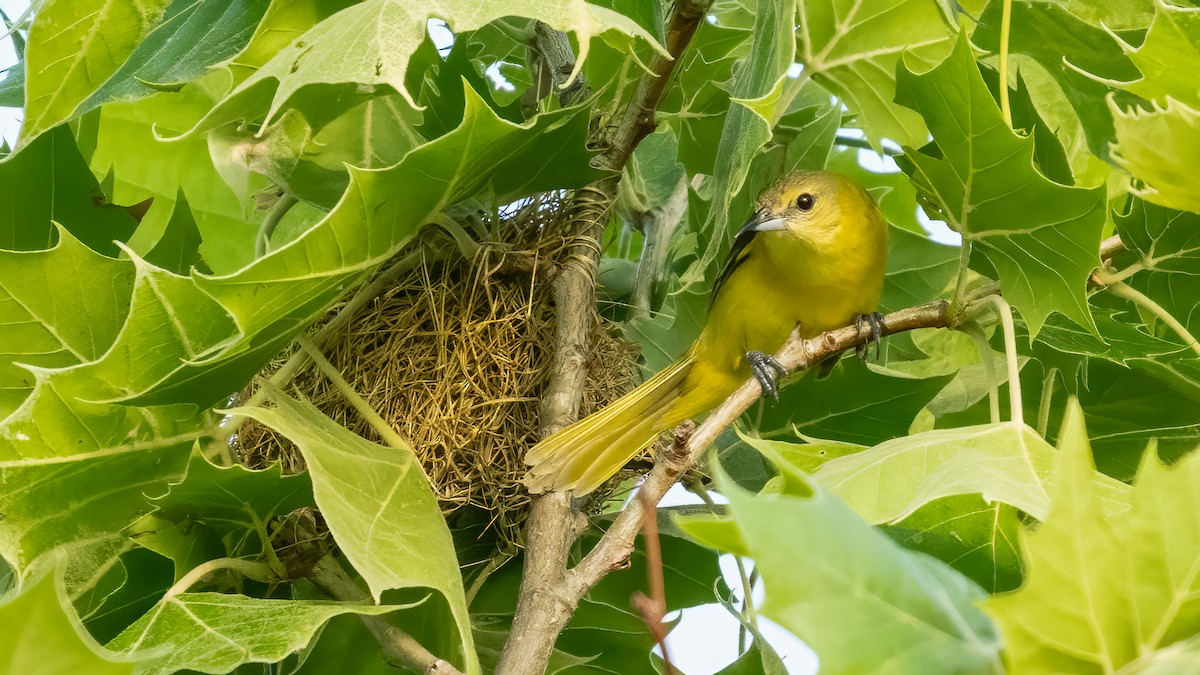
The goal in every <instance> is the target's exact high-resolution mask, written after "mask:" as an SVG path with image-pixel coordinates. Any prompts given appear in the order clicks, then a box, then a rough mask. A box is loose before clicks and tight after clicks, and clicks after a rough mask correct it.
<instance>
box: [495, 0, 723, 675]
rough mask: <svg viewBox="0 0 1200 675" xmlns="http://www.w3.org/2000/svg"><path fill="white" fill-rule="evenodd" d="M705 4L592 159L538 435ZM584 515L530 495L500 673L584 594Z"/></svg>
mask: <svg viewBox="0 0 1200 675" xmlns="http://www.w3.org/2000/svg"><path fill="white" fill-rule="evenodd" d="M706 10H707V3H703V4H702V3H697V2H694V1H693V0H677V2H676V3H675V6H674V9H673V11H672V15H671V20H670V24H669V27H668V30H667V39H666V46H667V50H668V52H669V53H670V55H671V57H670V58H667V57H664V56H662V55H657V56H655V58H654V61H653V62H652V63H651V66H650V71H651V72H650V73H648V74H646V75H643V77H642V78H641V80H640V81H639V82H638V86H637V89H636V91H635V92H634V96H633V99H632V100H631V102H630V104H629V105H628V106H627V108H626V109H625V113H624V116H623V117H622V118H621V119H620V121H619V122H618V123H617V128H616V131H615V132H614V133H613V134H612V135H611V136H610V137H609V139H608V142H607V143H606V144H605V146H604V148H603V150H602V151H601V153H600V154H599V155H598V156H597V157H596V159H595V160H593V163H594V165H595V166H596V167H597V168H599V169H602V170H605V171H610V172H612V174H613V175H611V176H609V177H607V178H603V179H601V180H599V181H597V182H595V183H593V184H592V185H589V186H588V187H586V188H583V189H581V190H580V191H579V192H578V193H577V194H576V197H575V200H574V203H573V204H572V213H571V214H570V215H571V221H572V222H573V223H574V224H575V227H576V230H575V231H576V233H577V234H576V237H575V242H574V244H573V245H572V246H571V247H570V248H569V249H568V250H567V252H566V257H565V260H566V262H565V263H564V264H563V265H562V268H561V269H560V271H559V273H558V275H557V276H556V277H555V278H554V281H553V282H552V291H553V296H554V304H555V307H556V317H557V326H556V328H555V335H554V359H553V362H552V364H551V371H550V380H549V383H548V385H547V387H546V391H545V393H544V395H543V397H542V405H541V409H540V411H539V413H540V415H541V427H542V428H541V431H542V437H543V438H544V437H546V436H549V435H550V434H552V433H554V432H555V431H558V430H559V429H562V428H563V427H565V426H567V425H568V424H570V423H571V422H573V421H574V420H575V419H576V418H577V417H578V416H579V403H580V400H581V398H582V392H583V384H584V379H585V376H586V368H585V366H586V363H587V356H588V352H589V347H590V343H591V335H592V330H593V328H594V325H595V324H594V322H595V321H596V269H597V265H598V264H599V261H600V237H601V235H602V234H603V232H604V224H605V222H606V220H607V217H608V211H609V208H610V207H611V205H612V203H613V201H614V200H615V199H616V196H617V186H618V182H619V180H620V172H621V170H622V169H623V168H624V166H625V163H626V162H627V161H628V160H629V157H630V156H632V155H633V150H634V148H635V147H637V144H638V142H640V141H641V140H642V139H643V138H645V137H646V136H647V135H649V134H650V133H651V132H652V131H654V127H655V124H656V123H655V120H654V113H655V111H656V110H657V109H658V105H659V102H660V101H661V100H662V95H663V92H664V91H665V90H666V86H667V82H668V81H669V80H670V77H671V73H672V70H673V69H674V67H675V64H676V63H677V62H678V59H679V56H680V55H681V54H682V53H683V50H684V49H685V48H686V47H687V45H688V42H689V41H690V40H691V38H692V35H694V34H695V32H696V28H697V27H699V25H700V22H701V21H702V20H703V18H704V14H705V11H706ZM556 53H558V52H557V50H556ZM548 65H549V66H550V68H551V72H562V71H564V70H566V72H570V71H571V70H573V67H572V68H571V69H570V70H568V69H567V68H566V64H548ZM655 501H656V503H657V500H655ZM586 525H587V520H586V518H584V517H583V515H582V514H580V513H578V512H577V511H576V510H575V509H574V506H573V505H572V503H571V498H570V497H568V496H567V495H565V494H561V493H553V492H552V493H548V494H545V495H541V496H539V497H536V498H535V499H534V500H533V502H532V504H531V505H530V513H529V518H528V520H527V521H526V527H525V569H524V573H523V574H522V577H521V589H520V594H519V596H518V599H517V607H516V613H515V614H514V616H513V625H512V631H511V632H510V633H509V637H508V641H507V642H506V643H505V645H504V651H503V653H502V654H501V655H500V661H499V663H498V665H497V667H496V672H497V673H499V674H500V675H525V674H529V675H541V674H542V673H544V672H545V671H546V666H547V664H548V663H549V660H550V655H551V653H552V652H553V650H554V643H555V641H556V639H557V638H558V635H559V633H561V632H562V630H563V628H565V627H566V625H567V622H569V621H570V620H571V616H572V615H573V614H574V613H575V608H576V607H577V606H578V604H579V599H580V597H582V595H575V594H572V593H568V592H567V586H566V581H567V579H566V574H567V565H568V561H569V555H570V549H571V545H572V544H573V543H574V541H575V539H576V538H577V537H578V535H579V534H580V533H581V532H582V531H583V528H585V527H586Z"/></svg>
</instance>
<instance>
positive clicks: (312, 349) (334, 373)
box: [296, 335, 411, 449]
mask: <svg viewBox="0 0 1200 675" xmlns="http://www.w3.org/2000/svg"><path fill="white" fill-rule="evenodd" d="M296 343H297V344H299V345H300V348H301V349H303V350H304V351H305V352H306V353H307V354H308V357H309V358H310V359H312V360H313V363H314V364H316V366H317V368H318V369H319V370H320V371H321V372H322V373H324V375H325V377H328V378H329V381H330V382H332V383H333V386H334V387H336V388H337V390H338V393H340V394H341V395H342V397H343V398H345V399H346V401H347V402H348V403H349V404H350V405H351V406H353V407H354V409H355V410H356V411H358V414H359V415H362V416H363V419H365V420H366V421H367V424H370V425H371V428H372V429H374V430H375V433H377V434H379V437H380V438H382V439H383V442H384V443H387V445H388V447H390V448H402V449H408V448H409V447H411V446H409V444H408V443H407V442H406V441H405V440H404V438H402V437H401V436H400V434H398V433H396V430H395V429H393V428H392V426H391V425H390V424H388V423H387V421H386V420H384V419H383V416H382V415H380V414H379V413H378V412H376V410H375V409H374V408H372V407H371V404H370V403H367V401H366V399H364V398H363V397H362V396H361V395H359V393H358V392H357V391H355V390H354V387H353V386H351V385H350V383H349V382H347V381H346V378H344V377H342V373H341V371H339V370H338V369H337V367H335V366H334V365H333V364H332V363H330V362H329V359H327V358H325V355H324V354H322V353H321V350H320V349H317V346H316V345H314V344H313V341H312V338H310V337H308V336H307V335H301V336H300V337H298V338H296Z"/></svg>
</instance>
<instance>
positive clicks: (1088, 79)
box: [971, 0, 1138, 166]
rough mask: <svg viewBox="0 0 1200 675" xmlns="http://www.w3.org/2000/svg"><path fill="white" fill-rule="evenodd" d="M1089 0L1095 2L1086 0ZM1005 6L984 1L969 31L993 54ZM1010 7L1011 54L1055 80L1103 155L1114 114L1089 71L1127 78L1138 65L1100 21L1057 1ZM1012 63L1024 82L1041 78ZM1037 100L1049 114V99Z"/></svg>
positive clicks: (1094, 149)
mask: <svg viewBox="0 0 1200 675" xmlns="http://www.w3.org/2000/svg"><path fill="white" fill-rule="evenodd" d="M1073 4H1079V3H1073ZM1089 4H1092V5H1093V6H1096V3H1094V2H1090V0H1089ZM1126 4H1128V3H1126ZM1003 8H1004V3H1001V2H991V3H988V6H987V9H986V11H984V12H983V14H982V15H981V16H980V18H979V24H978V26H977V27H976V30H975V32H974V33H973V34H972V35H971V40H972V42H974V43H975V44H976V45H978V46H979V47H981V48H982V49H984V50H985V51H987V52H989V53H992V54H995V53H998V52H999V51H1000V26H1001V23H1002V13H1003ZM1010 9H1011V12H1012V16H1011V31H1010V34H1009V39H1008V46H1009V50H1010V52H1011V53H1012V54H1013V55H1014V56H1018V57H1028V59H1029V61H1032V62H1035V63H1037V64H1039V65H1040V66H1041V67H1042V68H1043V69H1044V70H1045V72H1046V74H1047V75H1048V76H1049V77H1051V78H1053V79H1054V81H1055V82H1056V83H1057V84H1058V87H1059V90H1060V91H1061V96H1062V99H1065V100H1066V102H1067V104H1068V105H1069V106H1070V108H1071V110H1072V112H1073V113H1074V115H1075V116H1076V117H1077V118H1078V124H1079V125H1080V131H1081V132H1082V133H1083V134H1085V135H1086V137H1087V142H1088V147H1090V148H1091V151H1092V152H1093V153H1095V154H1096V155H1097V156H1099V157H1106V156H1107V154H1108V143H1109V141H1110V140H1111V139H1112V115H1111V114H1110V113H1109V111H1108V106H1107V105H1106V104H1105V103H1104V96H1105V94H1107V93H1108V87H1106V86H1105V85H1104V84H1102V83H1100V82H1097V81H1096V80H1095V79H1093V78H1092V74H1095V75H1098V76H1101V77H1108V78H1117V79H1129V78H1133V77H1137V74H1138V71H1137V68H1135V67H1134V65H1133V63H1132V62H1130V60H1129V58H1128V57H1127V56H1125V54H1124V53H1122V51H1121V48H1120V47H1118V46H1117V45H1116V43H1115V42H1114V41H1113V40H1112V38H1111V36H1110V33H1109V32H1108V31H1106V30H1105V29H1104V27H1103V26H1100V25H1098V24H1094V23H1088V22H1086V21H1084V20H1082V19H1081V18H1080V17H1078V16H1076V15H1075V14H1072V13H1070V12H1068V11H1067V10H1066V9H1064V8H1063V7H1061V6H1060V5H1059V4H1058V3H1055V2H1013V3H1011V5H1010ZM1107 25H1109V26H1111V25H1112V24H1107ZM1013 63H1014V64H1017V67H1019V68H1020V71H1021V74H1022V75H1023V76H1024V77H1025V79H1026V81H1027V82H1028V81H1032V82H1038V81H1040V80H1041V78H1040V77H1039V75H1037V74H1033V72H1032V69H1026V68H1025V65H1027V63H1025V62H1022V61H1018V60H1017V59H1014V61H1013ZM1042 84H1044V83H1042ZM1032 93H1039V92H1032ZM1040 93H1044V92H1040ZM1035 104H1036V105H1037V106H1038V109H1039V111H1041V112H1042V114H1043V116H1047V115H1046V110H1047V104H1048V101H1046V100H1045V99H1037V98H1035ZM1065 113H1066V111H1065V110H1060V111H1058V114H1057V115H1056V117H1060V118H1061V117H1062V115H1063V114H1065ZM1047 117H1048V116H1047ZM1060 133H1061V130H1060ZM1067 141H1068V142H1064V145H1066V146H1067V147H1068V148H1070V147H1072V144H1071V143H1070V142H1069V139H1067ZM1073 166H1074V165H1073Z"/></svg>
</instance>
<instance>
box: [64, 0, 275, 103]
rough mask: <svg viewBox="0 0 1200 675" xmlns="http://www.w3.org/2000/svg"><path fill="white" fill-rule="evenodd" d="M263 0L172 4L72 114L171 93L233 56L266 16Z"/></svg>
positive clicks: (202, 0) (174, 0)
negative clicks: (111, 102)
mask: <svg viewBox="0 0 1200 675" xmlns="http://www.w3.org/2000/svg"><path fill="white" fill-rule="evenodd" d="M269 4H270V1H269V0H232V1H230V0H172V1H171V4H170V6H168V7H167V9H166V12H165V13H164V15H163V17H162V22H161V23H159V24H158V25H157V26H156V27H155V28H154V30H152V31H151V32H150V33H149V34H147V35H146V37H145V38H144V39H142V40H141V41H140V42H139V43H138V44H137V47H136V48H135V49H134V50H133V53H132V54H130V55H129V58H128V60H126V61H125V63H124V64H123V65H122V66H121V67H120V68H119V69H118V70H117V72H115V73H113V74H112V76H111V77H109V79H108V80H107V81H106V82H105V83H104V86H102V87H100V88H99V89H97V90H96V91H95V92H94V93H92V95H91V96H89V97H88V99H87V100H86V101H84V102H83V104H81V105H80V106H79V109H78V110H76V111H75V115H81V114H83V113H85V112H87V111H89V110H94V109H96V108H98V107H100V106H101V105H103V104H105V103H108V102H110V101H128V100H132V99H135V98H141V97H143V96H149V95H150V94H153V93H154V92H155V91H159V90H162V89H177V88H179V87H182V86H183V84H184V83H186V82H188V81H190V80H193V79H195V78H197V77H199V76H201V75H203V74H204V73H205V72H206V71H207V70H208V68H209V67H211V66H212V65H214V64H216V63H219V62H221V61H223V60H224V59H226V58H229V57H231V56H233V55H234V54H236V53H238V51H240V50H241V49H242V47H244V46H245V44H246V42H247V41H248V40H249V39H250V36H251V34H252V33H253V32H254V29H255V28H256V27H257V26H258V22H259V20H260V19H262V18H263V14H264V13H265V12H266V11H267V6H268V5H269Z"/></svg>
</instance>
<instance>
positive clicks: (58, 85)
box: [16, 0, 169, 151]
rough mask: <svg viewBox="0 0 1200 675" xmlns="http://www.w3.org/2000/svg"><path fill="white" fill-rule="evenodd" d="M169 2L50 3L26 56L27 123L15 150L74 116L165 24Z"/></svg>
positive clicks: (37, 21)
mask: <svg viewBox="0 0 1200 675" xmlns="http://www.w3.org/2000/svg"><path fill="white" fill-rule="evenodd" d="M168 3H169V0H135V1H130V2H119V1H118V0H47V1H46V2H45V3H43V4H42V5H41V6H40V7H39V8H38V12H37V15H36V17H35V19H34V22H33V27H32V28H30V30H29V44H28V46H27V48H26V51H25V75H26V84H25V120H24V123H23V124H22V126H21V137H20V140H19V141H18V143H17V148H16V149H17V150H18V151H19V150H21V149H22V148H24V147H27V146H28V145H29V144H30V143H32V142H33V141H34V139H36V138H37V137H38V136H40V135H41V134H42V133H44V132H46V131H49V130H50V129H52V128H54V127H56V126H58V125H59V124H61V123H63V122H65V121H67V120H69V119H71V118H72V117H74V116H75V115H76V111H77V110H78V109H79V107H80V104H82V103H83V102H84V101H85V100H86V99H87V98H88V97H89V96H91V95H92V93H94V92H95V91H96V90H97V89H99V88H100V85H102V84H104V82H105V80H107V79H108V78H109V76H110V75H112V74H113V73H114V72H116V71H117V69H118V68H120V67H121V64H123V63H124V62H125V60H126V59H128V58H129V56H130V54H132V53H133V51H134V49H135V48H136V47H137V45H138V44H139V43H140V42H141V40H142V37H143V36H144V35H146V34H147V33H148V32H149V31H150V30H151V29H152V28H153V27H154V26H155V25H156V24H157V23H158V21H159V20H160V19H161V18H162V15H163V12H164V11H165V10H166V7H167V5H168Z"/></svg>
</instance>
